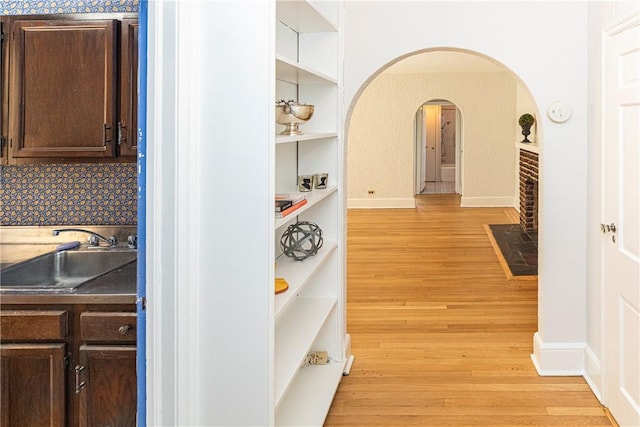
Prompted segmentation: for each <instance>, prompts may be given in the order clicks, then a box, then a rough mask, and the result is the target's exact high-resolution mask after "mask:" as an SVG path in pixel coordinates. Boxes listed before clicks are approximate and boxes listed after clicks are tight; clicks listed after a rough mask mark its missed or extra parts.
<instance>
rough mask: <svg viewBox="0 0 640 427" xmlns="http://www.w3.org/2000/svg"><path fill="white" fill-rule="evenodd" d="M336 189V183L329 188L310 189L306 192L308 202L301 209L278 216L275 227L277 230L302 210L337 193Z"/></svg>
mask: <svg viewBox="0 0 640 427" xmlns="http://www.w3.org/2000/svg"><path fill="white" fill-rule="evenodd" d="M336 191H337V187H336V186H335V185H330V186H328V187H327V188H325V189H322V190H320V189H317V188H316V189H313V190H312V191H309V192H308V193H306V195H307V204H306V205H304V206H302V207H301V208H300V209H298V210H296V211H294V212H293V213H290V214H289V215H287V216H285V217H284V218H276V219H275V221H276V222H275V229H276V230H277V229H278V228H280V227H282V226H283V225H285V224H286V223H287V222H289V221H291V220H292V219H293V218H295V217H296V216H298V215H300V214H301V213H302V212H304V211H306V210H307V209H309V208H310V207H312V206H313V205H315V204H316V203H319V202H320V201H321V200H322V199H324V198H326V197H327V196H329V195H331V194H332V193H335V192H336Z"/></svg>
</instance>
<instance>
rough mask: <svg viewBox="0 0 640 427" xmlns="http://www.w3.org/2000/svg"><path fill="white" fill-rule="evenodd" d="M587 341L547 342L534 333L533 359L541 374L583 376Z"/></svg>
mask: <svg viewBox="0 0 640 427" xmlns="http://www.w3.org/2000/svg"><path fill="white" fill-rule="evenodd" d="M584 350H585V343H582V342H580V343H572V342H571V343H545V342H543V341H542V338H540V334H538V333H537V332H536V333H535V334H534V335H533V354H532V355H531V360H532V361H533V364H534V365H535V367H536V370H537V371H538V374H540V375H541V376H583V375H584V357H585V351H584Z"/></svg>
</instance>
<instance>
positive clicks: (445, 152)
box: [414, 100, 462, 194]
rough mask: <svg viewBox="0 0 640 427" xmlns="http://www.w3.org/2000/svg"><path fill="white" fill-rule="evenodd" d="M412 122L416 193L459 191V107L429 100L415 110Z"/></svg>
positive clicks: (460, 123)
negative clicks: (414, 146)
mask: <svg viewBox="0 0 640 427" xmlns="http://www.w3.org/2000/svg"><path fill="white" fill-rule="evenodd" d="M414 125H415V143H416V164H415V177H416V187H415V190H414V191H415V194H443V193H445V194H446V193H457V194H460V193H461V179H460V176H461V174H460V170H461V168H460V164H461V147H462V145H461V138H460V135H461V127H462V114H461V112H460V110H459V109H458V107H457V106H456V105H455V104H453V103H452V102H450V101H448V100H430V101H428V102H425V103H424V104H423V105H422V106H421V107H420V108H419V109H418V111H416V115H415V119H414Z"/></svg>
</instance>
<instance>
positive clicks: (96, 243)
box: [87, 235, 100, 246]
mask: <svg viewBox="0 0 640 427" xmlns="http://www.w3.org/2000/svg"><path fill="white" fill-rule="evenodd" d="M87 241H88V242H89V246H100V239H98V237H97V236H94V235H90V236H89V237H87Z"/></svg>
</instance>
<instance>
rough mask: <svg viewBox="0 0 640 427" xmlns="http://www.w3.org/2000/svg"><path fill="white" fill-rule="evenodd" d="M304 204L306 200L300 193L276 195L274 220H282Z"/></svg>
mask: <svg viewBox="0 0 640 427" xmlns="http://www.w3.org/2000/svg"><path fill="white" fill-rule="evenodd" d="M306 204H307V198H306V196H305V195H304V194H302V193H279V194H276V218H284V217H285V216H287V215H289V214H291V213H292V212H295V211H297V210H298V209H300V208H301V207H302V206H304V205H306Z"/></svg>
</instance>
